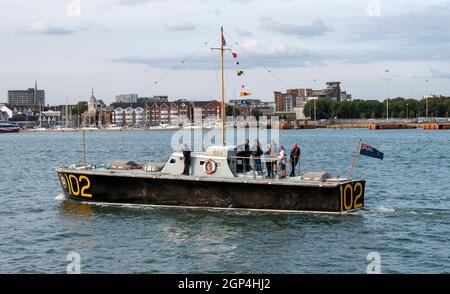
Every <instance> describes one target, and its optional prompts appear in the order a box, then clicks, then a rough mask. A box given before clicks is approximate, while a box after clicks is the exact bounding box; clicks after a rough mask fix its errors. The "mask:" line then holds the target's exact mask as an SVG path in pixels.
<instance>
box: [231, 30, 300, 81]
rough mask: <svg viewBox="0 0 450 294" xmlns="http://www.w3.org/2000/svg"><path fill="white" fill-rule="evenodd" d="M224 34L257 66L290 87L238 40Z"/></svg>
mask: <svg viewBox="0 0 450 294" xmlns="http://www.w3.org/2000/svg"><path fill="white" fill-rule="evenodd" d="M225 35H226V36H227V37H228V38H230V39H231V40H232V41H233V42H234V43H235V44H236V45H237V46H239V48H241V49H242V51H244V52H245V53H246V54H247V55H248V56H250V57H251V58H252V59H253V60H254V61H255V62H256V63H257V64H258V65H259V67H261V68H262V69H264V70H265V71H266V72H267V73H268V74H270V75H272V76H273V77H274V78H275V79H276V80H278V81H279V82H280V83H281V84H283V86H285V87H286V88H287V89H289V88H292V87H290V86H289V85H288V84H287V83H285V82H284V81H283V80H282V79H281V78H280V77H278V76H277V75H276V74H274V73H273V71H272V70H271V69H269V68H267V67H266V66H265V65H264V64H263V63H262V62H260V61H259V59H258V58H256V56H254V55H253V54H251V53H250V52H249V51H248V50H246V49H245V48H244V47H242V46H241V44H239V42H237V41H236V40H234V39H233V37H231V36H230V35H228V34H227V33H225Z"/></svg>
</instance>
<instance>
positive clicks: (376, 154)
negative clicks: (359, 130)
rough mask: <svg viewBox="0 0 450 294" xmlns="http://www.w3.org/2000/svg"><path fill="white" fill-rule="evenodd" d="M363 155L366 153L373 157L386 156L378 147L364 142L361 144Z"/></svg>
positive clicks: (381, 157)
mask: <svg viewBox="0 0 450 294" xmlns="http://www.w3.org/2000/svg"><path fill="white" fill-rule="evenodd" d="M360 153H361V155H365V156H369V157H373V158H378V159H381V160H383V157H384V153H383V152H380V151H378V150H377V149H375V148H373V147H372V146H370V145H367V144H362V145H361V151H360Z"/></svg>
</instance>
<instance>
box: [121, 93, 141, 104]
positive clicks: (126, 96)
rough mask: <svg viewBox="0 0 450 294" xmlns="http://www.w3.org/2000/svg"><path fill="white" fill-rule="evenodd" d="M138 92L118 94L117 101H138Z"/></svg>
mask: <svg viewBox="0 0 450 294" xmlns="http://www.w3.org/2000/svg"><path fill="white" fill-rule="evenodd" d="M137 100H138V94H122V95H117V96H116V102H117V103H136V102H137Z"/></svg>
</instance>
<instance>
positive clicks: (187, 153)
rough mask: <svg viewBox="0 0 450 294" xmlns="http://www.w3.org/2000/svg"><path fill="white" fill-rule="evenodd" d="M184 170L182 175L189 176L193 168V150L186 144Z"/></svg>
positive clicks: (184, 148)
mask: <svg viewBox="0 0 450 294" xmlns="http://www.w3.org/2000/svg"><path fill="white" fill-rule="evenodd" d="M183 158H184V169H183V173H182V175H185V176H188V175H189V170H190V167H191V150H189V148H188V146H187V145H186V144H184V145H183Z"/></svg>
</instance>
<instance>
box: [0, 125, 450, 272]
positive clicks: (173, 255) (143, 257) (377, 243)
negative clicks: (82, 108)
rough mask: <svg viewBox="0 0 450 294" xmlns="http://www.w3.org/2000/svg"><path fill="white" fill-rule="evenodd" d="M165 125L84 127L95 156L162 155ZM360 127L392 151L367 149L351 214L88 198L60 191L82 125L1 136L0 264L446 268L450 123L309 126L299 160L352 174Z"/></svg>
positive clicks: (91, 268) (77, 155)
mask: <svg viewBox="0 0 450 294" xmlns="http://www.w3.org/2000/svg"><path fill="white" fill-rule="evenodd" d="M171 134H172V133H168V132H112V133H89V134H87V140H88V149H89V158H90V159H91V160H92V161H94V162H95V163H104V162H105V161H107V160H109V159H112V158H122V159H137V160H138V161H139V160H140V159H143V161H147V160H152V161H165V160H166V159H167V157H168V156H169V154H170V153H171V150H170V145H169V144H170V138H171ZM357 136H359V137H362V138H363V139H364V140H365V141H366V142H368V143H369V144H372V145H373V146H375V147H376V148H378V149H379V150H381V151H383V152H384V153H385V160H384V161H378V160H375V159H369V158H361V159H360V161H359V162H358V166H357V169H356V171H355V176H358V177H364V178H366V179H367V181H368V182H367V188H366V210H364V211H360V212H357V213H355V214H352V215H344V216H330V215H297V214H282V213H264V212H248V211H217V210H192V209H167V208H150V207H136V206H132V207H130V206H126V205H124V206H120V207H116V206H108V205H86V204H80V203H74V202H72V201H68V200H64V197H63V196H62V194H61V188H60V187H59V182H58V179H57V176H56V174H55V173H54V171H53V170H52V168H53V166H55V165H57V164H68V163H73V162H79V161H81V157H82V147H81V143H80V142H81V140H80V134H79V133H33V134H30V133H20V134H11V135H3V134H2V135H1V136H0V146H1V154H2V169H1V176H0V178H1V185H0V196H1V198H0V202H1V203H0V213H1V216H2V221H1V222H0V230H1V235H2V238H1V241H0V271H1V272H3V273H41V272H45V273H64V272H65V269H66V266H67V262H66V255H67V254H68V253H69V252H72V251H75V252H78V253H80V254H81V266H82V272H85V273H96V272H100V273H205V272H208V273H365V271H366V267H367V261H366V256H367V254H368V253H369V252H372V251H376V252H379V253H380V255H381V258H382V260H381V265H382V272H385V273H444V272H446V273H448V272H450V270H449V268H450V249H449V244H450V243H449V234H448V232H449V231H450V192H449V191H450V181H449V179H450V155H449V151H448V146H449V143H450V132H448V131H447V132H446V131H443V132H425V131H422V130H399V131H367V130H307V131H288V132H284V133H282V142H283V143H284V144H285V145H286V146H288V145H290V144H292V143H293V142H298V143H300V144H301V146H302V156H303V159H302V169H303V170H316V171H317V170H328V171H331V172H332V173H333V174H335V175H338V174H341V175H345V174H346V171H347V169H348V167H349V164H350V161H351V156H352V152H353V151H354V149H355V144H356V141H357Z"/></svg>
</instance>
